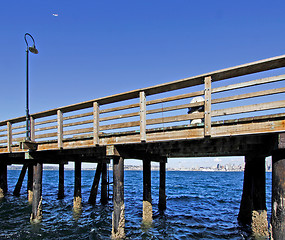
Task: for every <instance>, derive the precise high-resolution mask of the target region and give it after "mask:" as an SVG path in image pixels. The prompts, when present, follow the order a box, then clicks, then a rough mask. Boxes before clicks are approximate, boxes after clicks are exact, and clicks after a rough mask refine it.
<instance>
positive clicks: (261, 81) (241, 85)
mask: <svg viewBox="0 0 285 240" xmlns="http://www.w3.org/2000/svg"><path fill="white" fill-rule="evenodd" d="M283 80H285V75H279V76H274V77H267V78H261V79H257V80H251V81H247V82H241V83H235V84H231V85H227V86H222V87H217V88H213V89H212V93H218V92H224V91H229V90H234V89H240V88H245V87H251V86H257V85H261V84H266V83H272V82H278V81H283Z"/></svg>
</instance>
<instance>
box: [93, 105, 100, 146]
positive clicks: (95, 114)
mask: <svg viewBox="0 0 285 240" xmlns="http://www.w3.org/2000/svg"><path fill="white" fill-rule="evenodd" d="M93 143H94V145H99V143H100V141H99V104H98V102H94V103H93Z"/></svg>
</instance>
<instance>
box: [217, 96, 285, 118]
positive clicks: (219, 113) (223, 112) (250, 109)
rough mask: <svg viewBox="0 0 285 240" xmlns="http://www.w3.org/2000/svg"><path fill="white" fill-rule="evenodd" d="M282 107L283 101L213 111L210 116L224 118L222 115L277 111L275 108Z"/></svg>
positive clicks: (284, 102)
mask: <svg viewBox="0 0 285 240" xmlns="http://www.w3.org/2000/svg"><path fill="white" fill-rule="evenodd" d="M283 107H285V100H281V101H276V102H268V103H258V104H253V105H246V106H240V107H233V108H225V109H219V110H213V111H212V116H213V117H216V116H224V115H231V114H239V113H247V112H255V111H263V110H270V109H277V108H283Z"/></svg>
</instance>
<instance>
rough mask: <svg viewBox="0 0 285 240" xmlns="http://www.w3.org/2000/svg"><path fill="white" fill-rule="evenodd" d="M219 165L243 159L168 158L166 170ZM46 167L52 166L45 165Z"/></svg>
mask: <svg viewBox="0 0 285 240" xmlns="http://www.w3.org/2000/svg"><path fill="white" fill-rule="evenodd" d="M217 164H220V165H223V166H225V165H227V164H228V165H235V166H238V165H243V164H244V157H240V156H233V157H204V158H203V157H201V158H168V161H167V165H166V166H167V168H199V167H216V166H217ZM46 165H47V166H54V165H50V164H46ZM125 165H134V166H142V161H141V160H135V159H125ZM156 165H157V166H158V165H159V164H158V163H156V162H152V166H156ZM266 165H269V166H271V157H267V158H266ZM65 167H66V168H71V169H73V168H74V163H73V162H69V164H67V165H65ZM94 167H96V164H95V163H83V164H82V169H88V168H94Z"/></svg>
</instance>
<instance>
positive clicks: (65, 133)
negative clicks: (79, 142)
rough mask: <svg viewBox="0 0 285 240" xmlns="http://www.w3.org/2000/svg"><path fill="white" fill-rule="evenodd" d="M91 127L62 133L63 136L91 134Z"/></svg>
mask: <svg viewBox="0 0 285 240" xmlns="http://www.w3.org/2000/svg"><path fill="white" fill-rule="evenodd" d="M93 130H94V129H93V127H90V128H81V129H75V130H69V131H64V132H63V134H64V135H65V136H66V135H72V134H80V133H88V132H89V133H93Z"/></svg>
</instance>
